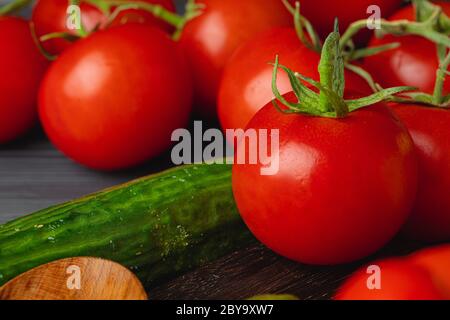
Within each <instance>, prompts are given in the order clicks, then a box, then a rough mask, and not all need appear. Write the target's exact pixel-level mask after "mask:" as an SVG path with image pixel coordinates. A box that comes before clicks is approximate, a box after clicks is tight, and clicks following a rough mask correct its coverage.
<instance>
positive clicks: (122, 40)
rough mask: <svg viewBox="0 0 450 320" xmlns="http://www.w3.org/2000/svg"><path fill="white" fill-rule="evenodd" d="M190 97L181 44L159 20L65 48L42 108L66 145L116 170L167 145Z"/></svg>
mask: <svg viewBox="0 0 450 320" xmlns="http://www.w3.org/2000/svg"><path fill="white" fill-rule="evenodd" d="M143 39H152V40H151V41H143ZM191 99H192V83H191V79H190V75H189V72H188V66H187V62H186V61H185V60H184V59H183V56H182V54H181V51H180V50H179V48H178V47H177V44H176V43H175V42H173V41H172V40H171V39H170V38H169V37H168V36H167V34H165V33H164V32H162V31H160V30H158V29H156V28H154V27H151V26H148V25H145V24H126V25H122V26H118V27H114V28H111V29H108V30H104V31H100V32H97V33H94V34H93V35H91V36H89V37H88V38H86V39H83V40H80V41H78V42H77V43H75V44H74V45H73V46H72V47H71V48H70V49H68V50H66V51H65V52H64V53H63V54H62V55H61V56H60V57H59V59H58V60H56V61H55V63H54V64H53V65H52V66H51V68H50V69H49V71H48V73H47V75H46V77H45V78H44V81H43V83H42V87H41V91H40V95H39V111H40V116H41V120H42V123H43V126H44V129H45V131H46V132H47V134H48V136H49V138H50V139H51V140H52V141H53V143H54V144H55V145H56V146H57V147H58V148H59V149H60V150H61V151H63V152H64V153H65V154H66V155H68V156H69V157H71V158H72V159H74V160H75V161H77V162H79V163H81V164H84V165H86V166H88V167H91V168H95V169H101V170H112V169H121V168H126V167H130V166H133V165H136V164H139V163H141V162H143V161H145V160H147V159H150V158H152V157H154V156H157V155H158V154H160V153H161V152H163V151H164V150H166V149H167V148H168V147H169V146H170V145H171V141H170V137H171V134H172V131H173V130H174V129H176V128H180V127H183V126H185V125H186V123H187V121H188V119H189V114H190V111H191Z"/></svg>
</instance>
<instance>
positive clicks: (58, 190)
mask: <svg viewBox="0 0 450 320" xmlns="http://www.w3.org/2000/svg"><path fill="white" fill-rule="evenodd" d="M169 163H170V161H169V158H168V156H167V155H165V156H162V157H161V158H159V159H156V160H154V161H152V162H151V163H148V164H147V165H144V166H142V167H140V168H138V169H135V170H131V171H127V172H120V173H99V172H95V171H91V170H88V169H85V168H83V167H80V166H78V165H76V164H74V163H72V162H71V161H70V160H68V159H67V158H65V157H64V156H63V155H62V154H60V153H59V152H58V151H57V150H55V149H54V148H53V147H52V145H51V144H50V143H49V142H48V141H47V140H46V139H45V137H44V136H43V134H42V133H41V132H40V131H39V130H37V131H36V132H33V133H32V134H30V135H29V137H27V138H25V139H22V140H21V141H19V142H17V143H14V144H11V145H8V146H3V147H0V224H1V223H5V222H6V221H8V220H11V219H13V218H16V217H20V216H22V215H24V214H27V213H30V212H33V211H36V210H38V209H42V208H45V207H47V206H49V205H53V204H57V203H61V202H64V201H67V200H70V199H73V198H77V197H79V196H82V195H85V194H88V193H91V192H94V191H97V190H99V189H103V188H105V187H109V186H113V185H116V184H119V183H122V182H125V181H128V180H130V179H133V178H136V177H139V176H142V175H146V174H150V173H152V172H156V171H160V170H162V169H164V168H167V167H168V165H169ZM404 247H405V246H404V245H403V242H401V243H400V245H398V244H397V245H391V246H390V247H389V248H388V249H387V251H385V252H383V255H385V254H390V253H392V252H398V251H404V250H399V249H398V248H404ZM407 247H414V246H410V245H408V246H407ZM406 251H408V250H406ZM358 265H359V264H353V265H347V266H340V267H312V266H305V265H300V264H298V263H294V262H292V261H288V260H286V259H283V258H281V257H279V256H277V255H275V254H274V253H272V252H270V251H269V250H268V249H266V248H264V247H263V246H262V245H259V244H256V243H255V245H253V246H251V247H249V248H247V249H244V250H241V251H238V252H235V253H233V254H231V255H229V256H227V257H224V258H222V259H219V260H218V261H215V262H213V263H211V264H208V265H206V266H204V267H202V268H199V269H197V270H194V271H191V272H189V273H187V274H185V275H183V276H181V277H179V278H176V279H173V280H171V281H169V282H167V283H165V284H163V285H160V286H158V287H155V288H150V290H149V292H148V293H149V297H150V299H243V298H248V297H250V296H253V295H257V294H266V293H290V294H295V295H298V296H299V297H300V298H302V299H327V298H330V297H331V296H332V295H333V293H334V291H335V290H336V288H337V287H338V286H339V284H340V283H341V281H342V280H343V279H344V277H345V276H347V275H348V274H349V273H351V272H352V271H353V270H354V269H355V268H357V267H358Z"/></svg>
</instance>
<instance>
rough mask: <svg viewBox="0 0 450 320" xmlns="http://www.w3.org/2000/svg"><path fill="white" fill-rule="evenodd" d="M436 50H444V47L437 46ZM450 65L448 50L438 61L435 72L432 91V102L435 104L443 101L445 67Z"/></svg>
mask: <svg viewBox="0 0 450 320" xmlns="http://www.w3.org/2000/svg"><path fill="white" fill-rule="evenodd" d="M438 50H442V51H446V50H445V48H438ZM449 66H450V52H449V53H447V56H446V57H445V58H444V59H443V60H441V61H440V65H439V68H438V70H437V72H436V84H435V87H434V92H433V100H432V102H433V103H434V104H436V105H441V104H442V103H443V102H444V96H443V93H444V83H445V78H446V74H447V69H448V67H449Z"/></svg>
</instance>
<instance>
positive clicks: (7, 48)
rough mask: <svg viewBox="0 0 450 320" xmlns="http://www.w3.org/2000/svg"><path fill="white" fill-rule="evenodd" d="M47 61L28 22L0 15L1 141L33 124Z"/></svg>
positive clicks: (16, 134)
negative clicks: (33, 36)
mask: <svg viewBox="0 0 450 320" xmlns="http://www.w3.org/2000/svg"><path fill="white" fill-rule="evenodd" d="M47 64H48V63H47V60H46V59H45V58H44V56H43V55H42V54H41V53H40V52H39V49H38V47H37V46H36V44H35V43H34V41H33V38H32V36H31V30H30V26H29V23H28V22H27V21H25V20H23V19H20V18H13V17H0V70H1V71H0V72H1V76H0V143H4V142H8V141H11V140H13V139H15V138H17V137H18V136H20V135H22V134H23V133H25V132H26V131H27V130H28V129H30V127H32V126H33V124H34V121H35V120H36V99H37V93H38V89H39V84H40V82H41V79H42V77H43V75H44V72H45V70H46V68H47Z"/></svg>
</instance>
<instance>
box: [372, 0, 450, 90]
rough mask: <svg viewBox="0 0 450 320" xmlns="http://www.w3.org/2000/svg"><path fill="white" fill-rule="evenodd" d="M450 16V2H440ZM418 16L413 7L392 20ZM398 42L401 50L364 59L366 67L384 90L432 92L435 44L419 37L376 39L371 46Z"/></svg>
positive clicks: (436, 63)
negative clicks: (411, 89)
mask: <svg viewBox="0 0 450 320" xmlns="http://www.w3.org/2000/svg"><path fill="white" fill-rule="evenodd" d="M437 4H439V5H441V6H442V8H443V10H444V12H445V13H446V14H447V15H450V2H443V1H440V2H437ZM414 17H415V13H414V8H413V7H412V6H411V5H410V6H407V7H405V8H403V9H401V10H399V11H398V12H396V13H395V14H394V15H393V16H392V17H391V18H390V19H389V20H401V19H406V20H411V21H413V20H414ZM393 42H398V43H399V44H400V47H399V48H397V49H393V50H389V51H386V52H383V53H380V54H378V55H375V56H371V57H367V58H366V59H364V63H363V67H364V68H365V69H366V70H367V71H369V72H370V73H371V75H372V76H373V77H374V79H375V81H376V82H378V83H379V84H381V86H383V87H393V86H399V85H400V86H405V85H406V86H413V87H416V88H418V89H419V90H420V91H422V92H426V93H430V94H431V93H433V90H434V85H435V81H436V70H437V69H438V67H439V61H438V56H437V49H436V45H435V44H433V43H432V42H430V41H428V40H426V39H424V38H422V37H418V36H405V37H395V36H391V35H386V36H384V37H383V38H382V39H377V38H375V37H374V38H373V39H372V40H371V41H370V43H369V46H379V45H383V44H387V43H393ZM380 66H383V67H380ZM444 93H445V94H448V93H450V80H448V79H447V80H446V82H445V84H444Z"/></svg>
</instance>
